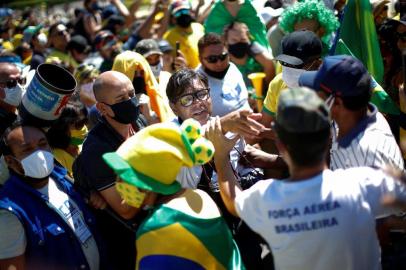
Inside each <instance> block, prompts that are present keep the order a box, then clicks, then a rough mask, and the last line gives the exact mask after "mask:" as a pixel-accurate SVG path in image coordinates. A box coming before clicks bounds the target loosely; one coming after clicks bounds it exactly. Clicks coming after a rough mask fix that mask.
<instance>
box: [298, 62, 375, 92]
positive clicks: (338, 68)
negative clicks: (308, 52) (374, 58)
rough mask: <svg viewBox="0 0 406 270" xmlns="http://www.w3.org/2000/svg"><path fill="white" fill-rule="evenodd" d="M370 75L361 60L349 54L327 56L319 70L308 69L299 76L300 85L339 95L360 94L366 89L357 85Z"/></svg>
mask: <svg viewBox="0 0 406 270" xmlns="http://www.w3.org/2000/svg"><path fill="white" fill-rule="evenodd" d="M366 77H370V75H369V73H368V70H367V69H366V68H365V67H364V65H363V64H362V62H361V61H359V60H358V59H356V58H354V57H352V56H348V55H334V56H327V57H326V58H324V60H323V64H322V65H321V67H320V69H319V70H317V71H306V72H304V73H302V75H300V77H299V85H300V86H307V87H309V88H312V89H314V90H316V91H324V92H327V93H331V94H334V95H337V96H359V95H361V94H363V92H362V91H365V89H364V88H363V87H357V85H358V83H359V82H360V81H361V80H365V79H366Z"/></svg>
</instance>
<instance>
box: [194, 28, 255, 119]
mask: <svg viewBox="0 0 406 270" xmlns="http://www.w3.org/2000/svg"><path fill="white" fill-rule="evenodd" d="M198 47H199V59H200V63H201V66H200V67H199V68H198V69H197V72H199V73H202V74H204V75H206V76H207V78H208V81H209V87H210V95H211V98H212V106H213V111H212V115H213V116H217V115H218V116H220V117H221V116H224V115H226V114H228V113H230V112H233V111H236V110H241V109H248V110H249V109H250V106H249V104H248V91H247V88H246V86H245V83H244V80H243V77H242V74H241V72H240V71H239V70H238V68H237V67H236V66H235V65H234V64H233V63H231V62H230V59H229V55H228V52H227V49H226V48H225V46H224V43H223V41H222V40H221V37H220V36H219V35H217V34H214V33H208V34H206V35H204V36H203V37H202V38H201V39H200V40H199V43H198Z"/></svg>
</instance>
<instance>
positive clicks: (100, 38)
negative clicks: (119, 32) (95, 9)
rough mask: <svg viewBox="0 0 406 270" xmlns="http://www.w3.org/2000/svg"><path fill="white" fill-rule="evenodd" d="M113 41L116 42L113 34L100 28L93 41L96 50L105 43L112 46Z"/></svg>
mask: <svg viewBox="0 0 406 270" xmlns="http://www.w3.org/2000/svg"><path fill="white" fill-rule="evenodd" d="M115 43H117V39H116V37H115V36H114V35H113V33H112V32H111V31H108V30H102V31H100V32H99V33H97V35H96V37H95V38H94V41H93V44H94V47H95V48H96V50H100V49H101V48H102V47H104V46H105V45H106V44H109V45H110V46H113V45H114V44H115Z"/></svg>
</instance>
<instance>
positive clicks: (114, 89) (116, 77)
mask: <svg viewBox="0 0 406 270" xmlns="http://www.w3.org/2000/svg"><path fill="white" fill-rule="evenodd" d="M129 88H130V89H129ZM128 90H133V86H132V82H131V81H130V79H128V77H127V76H126V75H124V74H123V73H121V72H118V71H106V72H104V73H102V74H100V76H99V77H98V78H97V79H96V81H95V82H94V84H93V91H94V96H95V97H96V101H97V102H104V103H107V104H115V103H116V102H115V100H116V98H117V97H118V96H120V95H121V94H123V91H128Z"/></svg>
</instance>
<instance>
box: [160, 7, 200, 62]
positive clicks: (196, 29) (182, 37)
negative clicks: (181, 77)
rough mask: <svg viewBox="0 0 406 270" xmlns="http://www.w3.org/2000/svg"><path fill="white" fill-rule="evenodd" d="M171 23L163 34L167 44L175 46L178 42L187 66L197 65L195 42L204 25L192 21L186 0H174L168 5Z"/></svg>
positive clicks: (197, 55)
mask: <svg viewBox="0 0 406 270" xmlns="http://www.w3.org/2000/svg"><path fill="white" fill-rule="evenodd" d="M169 10H170V13H171V23H172V24H173V25H174V27H172V28H171V29H169V30H168V31H167V32H166V33H165V34H164V39H166V40H167V41H168V42H169V44H170V45H171V46H172V47H173V48H175V47H176V42H179V50H180V51H181V52H182V54H183V55H184V56H185V58H186V63H187V66H188V67H189V68H196V67H197V66H198V65H199V54H198V48H197V42H198V41H199V39H200V38H201V37H202V36H203V35H204V27H203V25H201V24H200V23H196V22H194V18H193V17H192V14H191V6H190V3H189V1H188V0H175V1H173V2H172V4H171V5H170V7H169Z"/></svg>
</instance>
